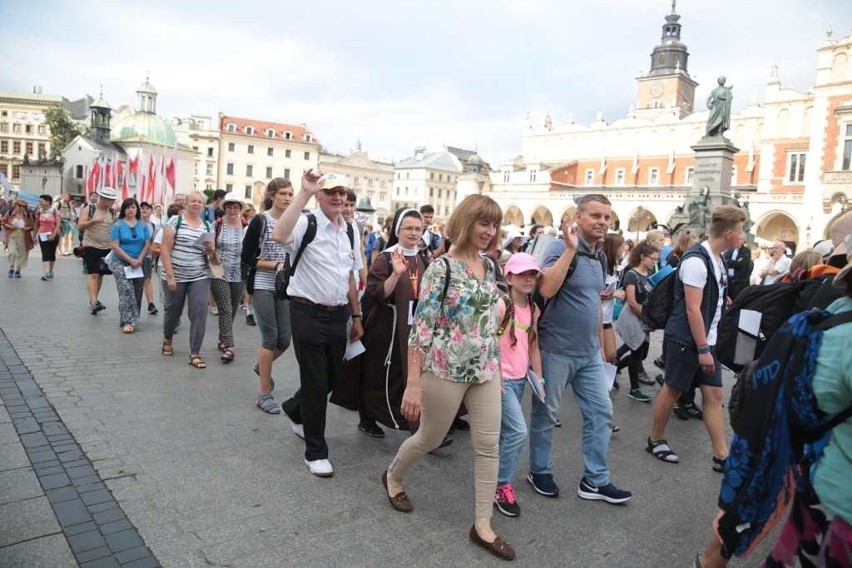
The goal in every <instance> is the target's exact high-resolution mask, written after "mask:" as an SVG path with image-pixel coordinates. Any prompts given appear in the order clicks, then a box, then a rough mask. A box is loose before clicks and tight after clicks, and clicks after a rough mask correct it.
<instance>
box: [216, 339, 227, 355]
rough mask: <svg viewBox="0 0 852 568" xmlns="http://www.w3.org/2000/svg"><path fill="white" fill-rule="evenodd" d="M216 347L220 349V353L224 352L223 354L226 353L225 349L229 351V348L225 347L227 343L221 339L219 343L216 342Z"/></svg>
mask: <svg viewBox="0 0 852 568" xmlns="http://www.w3.org/2000/svg"><path fill="white" fill-rule="evenodd" d="M216 347H217V348H218V349H219V351H220V352H222V353H224V352H225V349H227V347H225V342H224V341H222V340H221V339H220V340H219V341H217V342H216Z"/></svg>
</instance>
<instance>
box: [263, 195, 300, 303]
mask: <svg viewBox="0 0 852 568" xmlns="http://www.w3.org/2000/svg"><path fill="white" fill-rule="evenodd" d="M261 215H263V216H264V217H266V234H265V235H261V236H260V258H259V259H258V260H271V261H273V262H284V261H285V260H286V259H287V251H286V250H284V245H282V244H280V243H277V242H275V241H273V240H272V231H273V230H274V229H275V225H276V223H278V219H275V218H274V217H273V216H272V215H270V214H269V213H267V212H265V211H264V212H263V213H261ZM300 262H301V261H300ZM254 289H255V290H275V270H272V269H263V268H258V269H257V272H256V273H255V275H254Z"/></svg>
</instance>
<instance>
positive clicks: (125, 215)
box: [107, 197, 151, 333]
mask: <svg viewBox="0 0 852 568" xmlns="http://www.w3.org/2000/svg"><path fill="white" fill-rule="evenodd" d="M138 215H139V203H138V202H137V201H136V200H135V199H133V198H132V197H131V198H130V199H125V200H124V202H123V203H122V204H121V210H120V212H119V214H118V222H117V223H115V224H114V225H113V226H112V227H110V231H109V244H110V248H112V252H111V253H110V254H109V256H108V257H107V265H108V266H109V269H110V270H111V271H112V274H113V276H114V278H115V287H116V289H117V290H118V315H119V318H120V325H121V331H122V332H123V333H133V332H134V331H135V330H136V326H137V325H139V312H140V309H141V308H142V289H143V284H144V273H143V270H142V263H143V262H144V260H145V256H146V255H147V254H148V248H150V246H151V231H150V229H149V228H148V226H147V225H146V224H145V223H142V222H141V221H140V220H139V218H138Z"/></svg>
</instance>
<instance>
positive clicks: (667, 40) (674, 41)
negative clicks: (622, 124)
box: [634, 0, 698, 118]
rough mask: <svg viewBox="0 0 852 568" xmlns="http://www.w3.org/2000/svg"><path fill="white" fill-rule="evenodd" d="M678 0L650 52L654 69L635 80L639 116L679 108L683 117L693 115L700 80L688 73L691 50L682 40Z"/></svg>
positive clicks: (673, 4) (636, 111)
mask: <svg viewBox="0 0 852 568" xmlns="http://www.w3.org/2000/svg"><path fill="white" fill-rule="evenodd" d="M676 8H677V0H672V11H671V13H670V14H669V15H667V16H666V23H665V24H663V36H662V39H661V40H660V43H659V44H658V45H657V46H656V47H655V48H654V51H653V52H652V53H651V70H650V71H649V72H648V74H647V75H645V76H643V77H639V78H638V79H636V83H637V85H636V86H637V97H636V107H635V112H634V114H635V115H636V116H644V115H649V114H650V115H654V114H661V113H663V112H671V111H673V110H674V111H676V112H677V113H678V116H679V117H680V118H683V117H684V116H686V115H688V114H691V113H692V111H693V106H694V103H695V87H697V86H698V83H696V82H695V81H693V80H692V78H691V77H690V76H689V67H688V63H689V51H687V49H686V45H685V44H684V43H683V42H682V41H681V40H680V30H681V24H680V15H679V14H678V13H677V10H676Z"/></svg>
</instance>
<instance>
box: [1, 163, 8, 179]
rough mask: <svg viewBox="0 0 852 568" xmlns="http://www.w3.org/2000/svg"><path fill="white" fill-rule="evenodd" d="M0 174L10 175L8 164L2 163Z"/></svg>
mask: <svg viewBox="0 0 852 568" xmlns="http://www.w3.org/2000/svg"><path fill="white" fill-rule="evenodd" d="M0 174H3V175H4V176H6V177H9V166H8V165H6V164H0Z"/></svg>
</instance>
